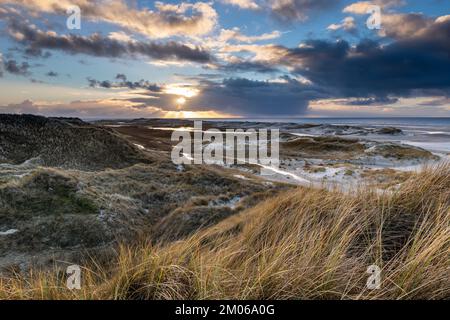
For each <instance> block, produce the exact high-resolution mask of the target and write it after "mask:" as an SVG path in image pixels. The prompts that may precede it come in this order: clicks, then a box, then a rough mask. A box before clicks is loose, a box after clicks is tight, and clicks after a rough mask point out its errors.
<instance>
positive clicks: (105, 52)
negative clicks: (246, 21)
mask: <svg viewBox="0 0 450 320" xmlns="http://www.w3.org/2000/svg"><path fill="white" fill-rule="evenodd" d="M9 31H10V34H14V35H21V36H20V37H17V38H16V40H17V41H18V42H19V43H21V44H22V45H24V46H25V50H26V51H28V52H34V53H35V54H36V55H39V54H41V53H42V50H43V49H48V50H61V51H64V52H66V53H69V54H87V55H92V56H98V57H109V58H119V57H130V56H135V55H142V56H146V57H149V58H152V59H157V60H177V61H189V62H198V63H208V62H212V60H213V58H212V56H211V55H210V53H209V52H207V51H205V50H203V49H202V48H200V47H191V46H187V45H185V44H180V43H177V42H175V41H169V42H165V43H157V42H139V41H129V42H122V41H117V40H115V39H111V38H107V37H103V36H102V35H100V34H97V33H94V34H92V35H90V36H79V35H75V34H69V35H57V34H56V33H54V32H43V31H41V30H38V29H36V28H33V27H30V26H29V25H27V24H24V23H22V22H20V21H18V20H16V19H10V23H9Z"/></svg>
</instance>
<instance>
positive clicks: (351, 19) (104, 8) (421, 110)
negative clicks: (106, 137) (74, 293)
mask: <svg viewBox="0 0 450 320" xmlns="http://www.w3.org/2000/svg"><path fill="white" fill-rule="evenodd" d="M449 4H450V3H449V1H448V0H427V1H423V0H370V1H356V0H341V1H339V0H214V1H195V0H193V1H147V0H133V1H126V0H0V113H31V114H40V115H45V116H65V117H80V118H83V119H91V118H93V119H94V118H95V119H98V118H109V119H111V118H140V117H158V118H239V117H241V118H291V117H293V118H294V117H397V116H403V117H406V116H407V117H411V116H415V117H450V98H449V93H450V12H449V11H450V5H449ZM78 13H79V14H78ZM78 22H79V24H78Z"/></svg>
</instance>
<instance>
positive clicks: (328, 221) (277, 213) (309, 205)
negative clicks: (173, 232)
mask: <svg viewBox="0 0 450 320" xmlns="http://www.w3.org/2000/svg"><path fill="white" fill-rule="evenodd" d="M372 264H376V265H378V266H379V267H380V268H381V269H382V274H381V279H382V282H381V287H380V289H378V290H369V289H367V287H366V281H367V278H368V276H369V274H367V273H366V271H367V268H368V266H369V265H372ZM449 271H450V165H448V164H447V165H441V166H439V167H435V168H426V169H424V171H423V172H421V173H418V174H415V175H413V176H412V177H411V178H410V179H408V180H407V181H406V182H405V183H404V184H403V185H402V186H401V187H400V188H399V189H398V190H395V191H389V192H387V191H386V192H385V193H382V194H380V192H377V191H375V190H371V189H365V190H359V191H358V192H355V193H354V194H344V193H341V192H338V191H326V190H318V189H310V188H298V189H296V190H294V191H291V192H287V193H285V194H284V195H282V196H277V197H275V198H271V199H269V200H266V201H264V202H262V203H260V204H258V205H257V206H255V207H253V208H251V209H249V210H246V211H244V212H242V213H240V214H238V215H235V216H232V217H230V218H228V219H226V220H224V221H222V222H221V223H219V224H217V225H215V226H213V227H210V228H209V229H207V230H204V231H199V232H197V233H196V234H195V235H193V236H191V237H189V238H187V239H184V240H181V241H177V242H173V243H169V244H167V243H166V244H162V243H161V244H149V243H143V244H142V245H139V246H136V245H135V246H126V245H122V246H120V247H119V248H118V249H117V254H116V255H115V256H114V257H113V258H111V259H110V261H109V263H105V262H103V263H100V262H95V260H93V261H92V262H91V263H90V265H89V268H88V269H85V270H84V272H83V279H82V289H81V290H79V291H70V290H68V289H66V288H65V279H64V275H63V274H61V273H57V272H49V271H47V272H37V273H36V272H34V273H30V274H28V275H16V276H10V277H3V278H1V279H0V298H2V299H444V298H449V297H450V277H449V274H450V272H449Z"/></svg>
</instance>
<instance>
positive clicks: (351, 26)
mask: <svg viewBox="0 0 450 320" xmlns="http://www.w3.org/2000/svg"><path fill="white" fill-rule="evenodd" d="M327 29H328V30H331V31H336V30H339V29H344V30H345V31H352V30H355V29H356V24H355V19H354V18H353V17H346V18H344V19H343V20H342V22H341V23H339V24H335V23H333V24H330V25H329V26H328V27H327Z"/></svg>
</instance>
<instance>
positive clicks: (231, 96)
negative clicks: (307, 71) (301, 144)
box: [187, 78, 328, 116]
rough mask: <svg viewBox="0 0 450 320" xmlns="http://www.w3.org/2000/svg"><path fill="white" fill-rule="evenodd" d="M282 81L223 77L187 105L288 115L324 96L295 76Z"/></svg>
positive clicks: (251, 112)
mask: <svg viewBox="0 0 450 320" xmlns="http://www.w3.org/2000/svg"><path fill="white" fill-rule="evenodd" d="M280 80H284V81H283V82H268V81H256V80H249V79H242V78H236V79H226V80H224V81H223V82H222V83H215V84H214V83H210V84H209V85H208V86H206V87H204V88H202V90H201V93H200V94H199V95H198V96H196V97H194V98H193V99H190V100H189V101H188V103H187V106H188V107H191V106H192V108H197V109H203V110H208V109H212V108H214V110H217V111H220V112H225V113H231V114H239V115H247V116H249V115H254V114H258V115H260V116H261V115H289V114H303V113H304V112H305V111H306V109H307V107H308V104H309V101H310V100H313V99H319V98H324V97H326V96H328V93H327V92H325V91H324V90H323V89H321V88H318V87H315V86H311V85H305V84H303V83H301V82H299V81H297V80H295V79H290V78H283V79H280Z"/></svg>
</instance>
